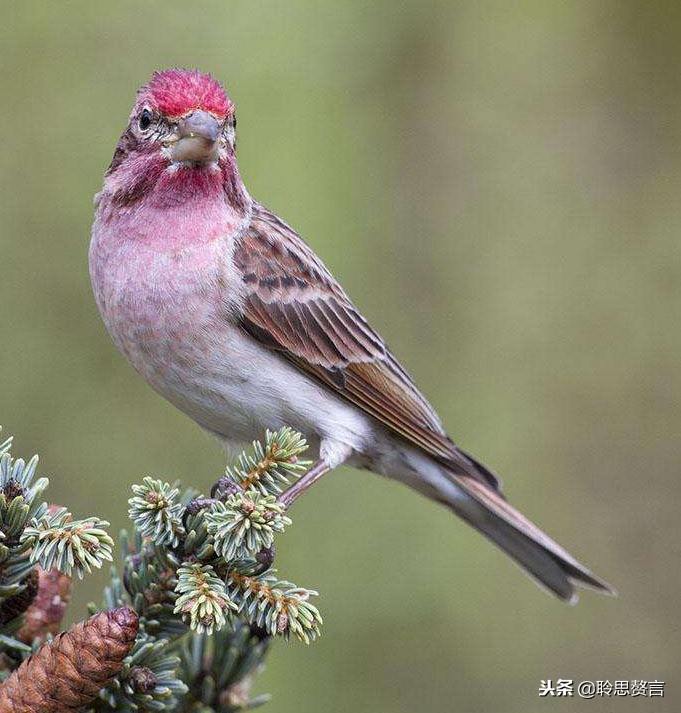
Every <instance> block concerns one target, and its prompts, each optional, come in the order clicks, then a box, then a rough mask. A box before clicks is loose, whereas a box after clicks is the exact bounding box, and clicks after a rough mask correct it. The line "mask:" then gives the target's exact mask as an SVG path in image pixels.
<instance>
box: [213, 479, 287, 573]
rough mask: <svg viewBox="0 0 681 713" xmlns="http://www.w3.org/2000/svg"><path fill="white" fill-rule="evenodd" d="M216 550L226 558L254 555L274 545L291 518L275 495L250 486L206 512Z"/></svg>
mask: <svg viewBox="0 0 681 713" xmlns="http://www.w3.org/2000/svg"><path fill="white" fill-rule="evenodd" d="M204 517H205V520H206V526H207V529H208V533H209V534H210V535H212V537H213V541H214V545H213V546H214V548H215V552H216V553H217V554H218V555H219V556H220V557H222V558H223V559H225V560H227V561H229V560H234V559H246V558H248V557H255V555H256V554H257V553H258V552H259V551H260V550H261V549H263V548H267V547H271V546H272V545H273V543H274V535H275V534H276V533H279V532H283V531H284V528H285V527H286V526H287V525H290V524H291V519H290V518H289V517H287V516H286V515H285V508H284V506H283V505H282V504H281V503H279V502H277V499H276V496H275V495H263V494H262V493H261V492H259V491H257V490H254V489H251V490H249V491H247V492H243V491H242V492H238V493H234V494H232V495H228V496H227V498H226V500H225V501H224V502H221V501H219V500H218V501H215V502H214V503H213V504H212V505H211V506H210V508H209V509H208V510H206V511H205V514H204Z"/></svg>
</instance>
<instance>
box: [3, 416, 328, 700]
mask: <svg viewBox="0 0 681 713" xmlns="http://www.w3.org/2000/svg"><path fill="white" fill-rule="evenodd" d="M10 446H11V439H6V440H5V441H3V442H2V443H0V681H4V683H2V684H0V713H24V711H27V710H32V711H36V713H42V711H47V712H48V713H50V712H51V711H53V710H54V711H56V710H60V711H68V710H74V711H76V710H77V711H79V712H80V713H104V712H105V711H110V710H112V709H115V710H121V711H159V710H167V711H171V710H174V711H178V712H179V711H192V712H193V713H195V712H198V711H201V713H232V712H233V711H237V710H244V709H246V708H253V707H255V706H258V705H261V704H262V703H264V702H265V701H266V700H267V697H266V696H258V697H255V698H251V697H250V683H251V679H252V677H253V676H254V675H255V674H256V673H257V672H258V670H259V669H260V668H261V667H262V661H263V658H264V656H265V654H266V652H267V649H268V647H269V643H270V641H271V640H272V638H273V637H275V636H281V637H283V638H289V637H290V635H291V634H293V635H294V636H295V637H296V638H298V639H299V640H300V641H303V642H304V643H310V642H311V641H313V640H314V639H315V638H316V637H317V636H318V635H319V631H320V625H321V616H320V615H319V612H318V610H317V608H316V607H315V606H314V605H312V604H311V603H310V601H309V599H310V597H311V596H313V595H316V592H314V591H312V590H307V589H303V588H299V587H296V586H295V585H294V584H292V583H290V582H287V581H285V580H279V579H278V578H277V577H276V575H275V573H274V570H270V569H269V567H270V566H271V564H272V561H273V559H274V553H275V537H276V535H277V534H279V533H281V532H283V531H284V530H285V528H286V527H287V526H288V525H290V524H291V520H290V518H289V517H288V516H287V514H286V509H285V507H284V505H283V504H282V502H281V501H280V500H278V499H277V493H279V492H281V489H282V487H283V486H284V485H288V484H289V483H290V481H291V480H292V479H295V478H298V477H299V476H300V475H302V474H303V473H304V472H305V470H306V468H307V466H308V462H307V461H303V460H300V458H299V456H300V454H301V453H302V452H303V450H304V449H305V448H306V444H305V440H304V439H303V438H302V436H300V434H297V433H295V432H294V431H292V430H291V429H282V430H281V431H277V432H268V433H267V434H266V436H265V441H264V443H259V442H255V443H254V444H253V450H252V452H251V453H243V454H242V455H241V456H240V458H239V460H238V463H237V464H236V465H234V466H233V467H228V468H227V470H226V475H224V476H222V477H221V478H219V479H218V481H217V482H216V483H215V484H214V486H213V488H212V489H211V496H210V497H208V498H207V497H204V496H203V495H201V494H200V493H198V492H196V491H194V490H188V491H187V492H185V493H184V495H182V496H181V495H180V491H179V489H178V488H177V487H175V486H172V485H170V484H168V483H166V482H164V481H162V480H157V479H153V478H149V477H147V478H144V479H143V481H142V483H141V484H139V485H135V486H133V496H132V497H131V498H130V499H129V501H128V503H129V515H130V517H131V519H132V521H133V524H134V529H133V530H132V532H131V534H130V535H127V534H126V533H122V534H121V545H122V551H123V552H122V554H123V558H122V568H121V574H119V570H118V568H117V567H112V569H111V581H110V584H109V585H108V586H107V587H106V589H105V591H104V606H105V611H99V609H98V607H97V606H95V605H91V606H90V611H91V612H92V613H94V616H93V618H92V619H90V620H89V621H88V622H81V624H78V625H76V626H75V627H73V628H72V629H71V630H70V631H68V632H66V633H62V634H59V635H58V636H57V638H56V639H55V640H54V642H53V643H48V644H44V645H43V646H42V647H40V648H37V647H38V646H39V645H40V642H41V641H43V640H44V639H45V638H46V637H49V635H50V634H55V633H56V632H57V631H58V628H59V626H60V623H61V621H62V618H63V616H64V612H65V609H66V606H67V605H68V602H69V598H70V588H71V577H70V575H71V574H72V573H75V574H77V575H78V576H79V577H82V576H83V574H84V573H85V572H89V571H91V569H92V568H93V567H100V566H101V564H102V563H103V562H104V561H107V560H108V561H111V551H112V547H113V541H112V540H111V538H110V536H109V535H108V533H107V531H106V529H105V528H106V526H107V525H108V523H107V522H105V521H103V520H100V519H99V518H96V517H89V518H85V519H82V520H74V519H73V518H72V516H71V515H70V513H69V512H68V511H67V510H66V509H65V508H55V507H48V505H47V503H45V502H44V501H43V500H42V498H41V497H40V496H41V495H42V493H43V491H44V490H45V487H46V486H47V479H45V478H40V479H37V480H35V482H34V475H35V470H36V465H37V457H34V458H32V459H31V460H29V461H28V462H25V461H23V460H21V459H17V460H13V459H12V457H11V454H10V452H9V448H10ZM263 570H266V571H264V572H263ZM117 612H118V613H121V612H127V614H120V615H121V616H124V617H128V619H129V621H128V623H130V622H131V621H132V619H130V617H132V618H134V627H135V630H137V627H138V626H139V632H138V634H137V636H136V637H133V638H134V641H133V640H132V639H131V640H129V641H128V640H126V642H127V643H126V647H127V648H125V649H124V650H123V649H121V648H120V646H118V645H116V646H118V648H117V649H116V651H117V653H116V656H115V657H113V658H115V662H114V661H113V658H112V657H111V656H110V655H109V654H110V653H111V651H112V650H113V649H111V646H113V647H114V648H116V647H115V646H114V644H113V643H112V642H111V641H109V642H108V643H107V641H108V639H107V637H108V636H109V634H110V633H111V632H110V631H109V630H108V629H107V627H109V628H111V627H110V626H109V624H106V626H104V625H105V623H106V622H107V621H108V620H109V618H110V617H112V616H113V617H114V620H115V618H116V617H117V616H119V614H117ZM119 623H120V622H119ZM101 626H104V629H106V631H104V630H100V629H101ZM119 629H120V627H119ZM121 632H122V630H119V632H118V633H119V634H121ZM129 633H130V632H128V634H129ZM114 638H115V637H114ZM128 638H129V637H128ZM119 644H120V641H119ZM110 645H111V646H110ZM32 651H33V652H34V653H33V656H30V655H31V652H32ZM29 657H30V658H29ZM64 657H66V658H64ZM22 662H23V663H22ZM114 663H115V665H114ZM95 664H97V665H96V666H95ZM62 670H63V671H64V672H66V673H64V674H63V675H61V673H59V672H61V671H62ZM33 684H35V685H33ZM32 686H33V687H32ZM74 691H75V693H74ZM3 706H4V707H3Z"/></svg>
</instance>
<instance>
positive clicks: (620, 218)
mask: <svg viewBox="0 0 681 713" xmlns="http://www.w3.org/2000/svg"><path fill="white" fill-rule="evenodd" d="M0 6H1V9H2V25H1V28H0V66H1V68H2V71H1V72H0V93H1V96H2V102H1V105H0V112H1V115H2V120H1V124H0V125H1V126H2V133H3V141H2V150H1V151H0V189H1V190H0V195H1V199H0V241H1V242H0V265H1V276H0V329H1V334H2V341H1V344H2V348H1V349H0V422H1V423H2V424H3V426H4V428H5V432H6V433H7V432H10V433H14V434H16V437H17V438H16V447H15V454H16V455H27V456H28V455H30V454H32V453H33V452H35V451H38V452H39V453H40V454H41V458H42V460H41V462H42V471H43V473H45V474H48V475H50V476H51V479H52V488H51V497H52V498H53V499H54V500H57V501H59V502H62V503H65V504H68V505H69V506H71V507H72V509H73V510H74V512H76V513H78V514H81V515H85V514H89V513H96V514H99V515H100V516H103V517H107V518H109V519H110V520H111V522H112V525H113V529H114V530H117V529H118V528H119V527H121V526H123V525H124V524H125V520H126V498H127V497H128V489H129V485H130V483H132V482H133V481H136V480H139V479H140V478H141V476H143V475H147V474H154V475H158V476H163V477H166V478H168V479H173V478H176V477H177V478H181V479H183V481H184V482H185V483H187V484H189V483H192V484H195V485H198V486H202V487H204V488H206V487H208V485H209V484H210V483H211V482H212V481H213V480H214V479H215V477H216V475H217V474H219V473H220V471H221V468H222V466H223V460H222V457H221V453H220V451H219V449H218V448H217V446H216V444H215V443H214V442H213V441H212V440H211V439H209V438H208V437H207V436H205V435H204V434H203V433H202V432H201V431H200V430H199V429H198V428H197V427H196V426H194V425H193V424H192V423H191V422H190V421H189V420H188V419H186V418H185V417H184V416H182V415H181V414H180V413H178V412H176V411H175V410H174V409H173V408H172V407H170V406H169V405H168V404H166V403H165V402H163V401H162V400H161V399H160V398H159V397H157V396H156V395H155V394H154V393H153V392H152V391H151V390H150V389H149V388H148V387H147V386H146V385H145V384H144V383H143V382H142V381H141V380H140V379H139V378H138V377H137V375H136V374H135V373H134V372H133V370H132V369H131V368H130V367H129V366H128V365H127V363H126V362H125V361H124V359H123V358H122V357H121V356H120V355H119V354H118V353H117V352H116V351H115V349H114V347H113V344H112V343H111V342H110V340H109V338H108V336H107V334H106V333H105V330H104V328H103V326H102V323H101V322H100V319H99V316H98V314H97V311H96V308H95V304H94V301H93V298H92V295H91V292H90V286H89V278H88V274H87V262H86V256H87V248H88V241H89V230H90V223H91V218H92V201H91V199H92V195H93V194H94V193H95V191H97V190H98V189H99V186H100V183H101V175H102V172H103V171H104V169H105V168H106V166H107V165H108V162H109V160H110V158H111V155H112V153H113V149H114V146H115V144H116V141H117V139H118V136H119V134H120V132H121V131H122V129H123V127H124V125H125V122H126V117H127V113H128V110H129V106H130V104H131V102H132V99H133V96H134V91H135V89H136V88H137V86H138V85H139V84H141V83H142V82H144V81H145V80H146V79H147V78H148V77H149V75H150V73H151V72H152V71H153V70H155V69H160V68H163V67H167V66H172V65H189V66H197V67H200V68H202V69H205V70H209V71H211V72H213V73H214V74H215V75H216V76H217V77H219V78H220V79H221V80H223V81H224V82H225V83H226V85H227V87H228V89H229V91H230V93H231V95H232V98H233V99H234V101H235V103H236V105H237V114H238V117H239V133H238V153H239V158H240V165H241V170H242V174H243V176H244V178H245V180H246V182H247V185H248V186H249V188H250V190H251V192H252V194H253V195H254V196H256V197H257V198H258V199H260V200H261V201H263V202H264V203H265V204H266V205H268V206H269V207H271V208H272V209H274V210H275V211H276V212H277V213H279V214H280V215H281V216H282V217H284V218H285V219H286V220H288V221H289V222H290V223H292V224H293V225H294V226H295V227H297V228H298V229H299V230H300V231H301V233H302V234H303V236H305V237H306V238H307V239H308V241H309V242H310V243H311V244H312V245H313V246H314V248H315V249H316V250H317V251H318V253H319V254H320V255H321V256H322V257H323V259H324V260H325V261H326V262H327V264H328V266H329V267H330V268H331V269H332V270H333V271H334V273H335V274H336V276H337V277H338V278H339V279H340V280H341V282H342V283H343V284H344V285H345V287H346V288H347V290H348V291H349V293H350V294H351V295H352V296H353V297H354V299H355V301H356V302H357V304H358V305H359V306H360V308H361V309H362V310H363V311H364V313H365V314H366V315H367V317H368V318H369V319H370V320H371V321H372V322H373V323H374V324H375V325H376V326H377V328H378V329H379V330H380V331H381V332H382V334H383V335H384V336H385V337H386V339H387V341H388V342H389V343H390V345H391V346H392V348H393V349H394V351H396V353H397V354H398V356H400V357H401V359H402V360H403V361H404V363H405V364H406V365H407V367H408V368H409V369H410V371H411V372H412V373H413V375H414V376H415V378H416V380H417V381H418V383H419V384H420V385H421V387H422V389H423V390H424V392H425V393H426V394H427V395H428V396H429V397H430V398H431V400H432V401H433V403H434V404H435V406H436V407H437V409H438V410H439V412H440V413H441V415H442V417H443V419H444V421H445V422H446V424H447V425H448V427H449V429H450V431H451V433H452V435H453V436H454V437H455V439H456V440H457V441H458V442H459V443H461V444H462V445H463V446H465V447H466V448H467V449H468V450H470V451H472V452H473V453H475V454H477V455H479V456H480V457H481V458H483V459H484V460H485V461H487V462H489V463H490V464H491V465H492V466H493V467H494V468H495V469H496V470H497V471H498V472H499V473H500V474H501V475H502V476H503V477H504V480H505V485H506V493H507V494H508V495H509V496H510V498H511V499H512V500H513V501H514V503H516V504H518V505H520V506H521V507H522V508H523V509H524V510H525V511H526V512H527V513H528V514H529V515H530V516H531V517H533V518H534V519H535V520H537V521H538V522H539V523H541V524H544V525H545V526H546V527H547V529H548V531H549V532H550V533H551V534H552V535H554V536H555V537H556V538H557V539H558V540H559V541H560V542H562V543H564V544H565V545H566V546H568V547H569V548H570V549H571V550H572V551H574V552H575V553H576V554H578V555H579V556H580V557H582V558H583V559H584V561H585V562H586V563H588V564H589V565H591V566H593V568H594V569H595V570H596V571H597V572H598V573H599V574H601V575H603V576H604V577H605V578H606V579H608V580H610V581H611V582H612V583H613V584H614V585H615V586H616V587H617V588H618V589H619V590H620V592H621V594H620V597H619V598H618V599H616V600H609V599H605V598H600V597H597V596H595V595H592V594H589V593H586V594H584V596H583V598H582V602H581V603H580V605H579V606H578V607H576V608H570V607H566V606H562V605H560V604H559V603H558V602H556V601H554V600H553V599H551V598H549V597H548V596H546V595H545V594H544V593H542V592H541V591H539V590H538V589H537V588H535V587H534V586H533V585H532V584H531V583H529V581H528V580H527V579H526V578H524V577H523V576H522V575H521V574H519V572H518V570H517V569H516V568H515V567H514V566H513V565H512V564H510V563H509V562H508V561H507V560H506V559H505V558H503V557H502V555H501V554H499V553H498V552H497V551H496V550H495V549H494V548H492V547H491V546H490V545H489V544H488V543H487V542H486V541H484V540H483V539H482V538H480V537H479V536H476V535H474V533H473V532H472V531H469V530H468V528H466V527H465V526H464V525H463V524H461V523H459V522H457V521H455V520H454V519H453V518H452V517H451V516H450V514H449V513H448V512H446V511H445V510H444V509H441V508H439V507H437V506H436V505H433V504H431V503H429V502H426V501H425V500H423V499H421V498H419V497H418V496H416V495H415V494H413V493H411V492H409V491H408V490H407V489H405V488H403V487H401V486H399V485H397V484H394V483H390V482H388V481H384V480H381V479H379V478H376V477H371V476H368V475H366V474H364V473H359V472H356V471H353V470H350V469H342V470H340V471H338V472H335V473H334V474H333V475H331V476H330V477H327V478H326V479H325V480H323V481H322V482H320V483H319V485H317V486H315V488H314V489H313V491H312V492H310V493H309V494H308V495H306V496H305V498H304V499H303V500H301V501H300V502H299V503H298V504H297V505H296V508H295V513H294V515H295V525H294V527H293V528H292V529H291V530H290V532H289V533H288V534H287V535H286V536H285V539H284V540H283V541H282V543H281V546H280V554H279V566H280V568H281V569H282V570H283V571H284V572H285V573H286V574H287V575H289V576H290V577H291V578H293V579H294V580H295V581H297V582H299V583H301V584H305V585H308V586H315V587H317V588H318V589H319V590H320V591H321V594H322V596H321V599H320V606H321V608H322V611H323V613H324V615H325V619H326V625H325V628H324V635H323V637H322V638H321V640H320V641H319V642H318V643H316V644H315V645H314V646H311V647H309V648H305V647H303V646H301V645H298V644H291V645H290V646H286V645H283V644H281V645H278V646H276V647H275V648H274V650H273V651H272V654H271V656H270V659H269V663H268V667H267V670H266V672H265V673H264V674H263V675H262V677H261V679H260V680H259V682H258V684H257V690H258V691H260V692H263V691H270V692H271V693H273V694H274V702H273V703H272V704H270V709H271V710H272V711H279V712H280V713H287V712H291V711H295V712H296V713H304V712H306V711H310V712H312V711H314V712H315V713H316V712H318V711H324V712H325V713H335V712H339V713H340V712H343V713H345V712H346V711H381V712H384V713H398V712H406V711H414V710H418V711H422V712H423V713H430V712H431V711H433V712H434V711H466V713H474V712H475V711H484V712H485V713H487V712H489V711H498V712H504V713H506V712H508V713H514V712H516V711H518V712H520V711H522V712H523V713H528V712H531V711H548V710H555V709H557V708H558V707H560V708H562V709H565V708H566V707H567V708H569V709H570V710H589V711H592V712H595V711H615V710H617V711H629V710H631V711H633V710H637V711H638V710H641V705H642V703H641V701H640V699H639V700H637V699H624V698H621V699H617V700H598V699H594V700H591V701H583V700H580V699H578V698H574V699H572V701H570V702H569V703H567V702H564V701H563V702H561V701H558V700H555V699H554V700H547V699H540V698H539V696H538V687H539V682H540V679H548V678H551V679H554V680H555V679H557V678H571V679H575V680H576V681H578V680H582V679H590V680H599V679H600V680H605V679H609V680H611V681H612V680H616V679H619V680H621V679H643V680H653V679H657V680H662V681H665V682H666V684H667V690H666V695H665V698H664V699H659V698H658V699H655V700H654V701H650V702H649V703H647V705H649V706H650V708H651V710H653V709H654V710H655V711H657V712H658V713H662V711H672V710H674V711H676V710H679V701H680V700H681V696H680V694H679V685H680V684H681V680H680V678H681V677H680V676H679V657H680V654H681V647H680V643H679V642H680V641H681V637H680V634H681V632H680V631H679V629H680V623H681V619H680V615H679V606H678V601H679V590H680V588H681V566H680V561H681V560H680V554H681V548H680V544H679V543H680V535H681V528H680V526H679V514H678V508H679V496H680V495H681V489H680V488H679V477H680V475H681V472H680V468H679V465H680V462H681V452H680V451H681V449H680V447H679V426H680V425H681V413H680V411H679V389H680V387H681V373H680V371H679V366H680V360H679V350H680V347H681V336H680V334H681V330H680V329H679V327H680V323H679V318H680V317H681V312H680V309H679V307H680V304H681V303H680V300H681V282H680V270H681V246H680V243H681V241H680V239H679V238H680V227H679V226H680V224H681V209H680V202H679V195H680V194H681V151H680V149H681V72H680V71H679V66H680V65H681V5H678V4H674V3H647V2H636V1H633V0H632V1H630V2H617V1H613V2H586V1H585V2H571V3H563V2H540V1H535V2H517V3H505V2H490V3H478V2H462V3H457V2H432V1H429V2H424V1H423V0H421V1H419V2H400V3H394V2H387V1H385V2H374V3H363V2H347V3H338V2H323V3H312V2H287V3H278V2H254V1H252V0H251V1H250V2H225V1H220V2H194V3H186V2H147V3H139V2H127V1H126V2H117V3H91V2H61V3H43V2H28V1H24V2H21V3H19V2H8V1H7V0H5V1H4V2H2V3H1V5H0ZM256 435H257V434H254V436H256ZM105 579H106V575H105V573H102V574H101V575H98V576H92V577H90V578H89V579H87V580H86V581H85V582H84V583H83V584H82V585H80V586H79V587H78V588H77V595H76V598H75V602H74V605H73V608H72V612H71V617H72V619H73V618H76V617H80V616H81V615H82V614H83V612H84V607H85V603H86V602H87V601H88V600H89V599H93V598H94V599H99V596H100V594H99V592H100V591H101V587H102V585H103V584H104V582H105Z"/></svg>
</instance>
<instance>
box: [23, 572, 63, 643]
mask: <svg viewBox="0 0 681 713" xmlns="http://www.w3.org/2000/svg"><path fill="white" fill-rule="evenodd" d="M33 571H34V572H36V574H37V579H38V588H37V589H38V593H37V594H36V596H35V599H34V600H33V603H32V604H31V606H30V607H28V609H26V613H25V614H24V623H23V626H22V627H21V629H19V631H18V632H17V634H16V637H17V639H19V641H23V642H24V643H26V644H32V643H33V640H34V639H41V640H42V639H44V638H45V637H46V636H47V634H56V633H57V632H58V631H59V629H60V625H61V622H62V619H63V618H64V613H65V612H66V607H68V605H69V602H70V601H71V577H69V576H68V575H67V574H62V573H61V572H60V571H59V570H56V569H51V570H50V571H49V572H47V571H46V570H44V569H43V568H42V567H41V566H40V565H36V568H35V569H34V570H33Z"/></svg>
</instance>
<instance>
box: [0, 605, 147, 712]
mask: <svg viewBox="0 0 681 713" xmlns="http://www.w3.org/2000/svg"><path fill="white" fill-rule="evenodd" d="M137 628H138V620H137V615H136V614H135V612H134V611H132V609H128V608H124V609H114V610H113V611H109V612H101V613H100V614H97V615H96V616H94V617H92V618H90V619H88V620H87V621H85V622H80V623H78V624H75V625H74V626H72V627H71V629H69V630H68V631H66V632H64V633H62V634H60V635H59V636H57V638H56V639H54V640H53V641H50V642H48V643H45V644H43V645H42V646H41V647H40V648H39V649H38V651H37V652H36V653H34V654H33V656H31V657H30V658H28V659H26V660H25V661H24V662H23V663H22V664H21V666H19V668H18V669H17V670H16V671H14V673H12V675H11V676H10V677H9V678H8V679H7V680H6V681H5V682H4V683H3V684H2V686H0V713H37V712H38V713H62V712H63V711H77V710H78V709H79V708H80V707H81V706H84V705H87V704H88V703H90V702H91V701H92V700H93V699H94V698H95V697H96V696H97V695H98V692H99V689H100V688H102V686H104V685H106V684H107V682H108V681H109V680H110V679H111V678H113V677H114V676H115V675H116V674H117V673H118V672H119V671H120V669H121V666H122V664H123V659H124V658H125V656H126V655H127V653H128V651H130V649H131V648H132V646H133V643H134V641H135V637H136V635H137Z"/></svg>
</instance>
